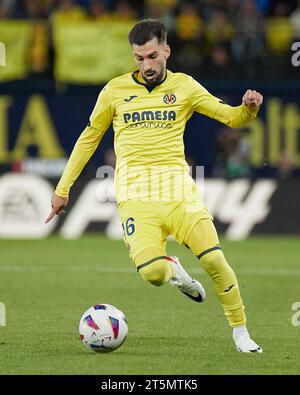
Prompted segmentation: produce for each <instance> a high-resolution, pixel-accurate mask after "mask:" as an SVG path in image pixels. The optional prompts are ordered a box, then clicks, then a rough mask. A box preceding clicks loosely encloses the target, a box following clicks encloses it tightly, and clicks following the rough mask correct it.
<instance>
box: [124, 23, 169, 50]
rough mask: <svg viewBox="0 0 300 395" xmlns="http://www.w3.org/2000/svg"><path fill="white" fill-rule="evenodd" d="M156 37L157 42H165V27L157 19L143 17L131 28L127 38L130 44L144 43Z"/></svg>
mask: <svg viewBox="0 0 300 395" xmlns="http://www.w3.org/2000/svg"><path fill="white" fill-rule="evenodd" d="M154 37H156V38H157V40H158V42H159V43H165V44H166V43H167V29H166V27H165V25H164V24H163V23H162V22H161V21H159V20H157V19H144V20H142V21H140V22H138V23H137V24H136V25H134V26H133V28H132V29H131V31H130V33H129V35H128V38H129V42H130V44H131V45H132V44H136V45H144V44H146V42H148V41H150V40H152V38H154Z"/></svg>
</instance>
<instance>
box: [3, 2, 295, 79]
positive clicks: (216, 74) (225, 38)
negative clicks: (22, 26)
mask: <svg viewBox="0 0 300 395" xmlns="http://www.w3.org/2000/svg"><path fill="white" fill-rule="evenodd" d="M24 18H25V19H30V20H33V21H36V22H41V21H42V22H44V23H39V24H37V27H36V37H35V42H36V41H37V43H38V49H37V53H38V57H40V59H39V60H38V61H37V60H35V64H33V71H35V72H41V73H42V72H45V70H49V63H51V61H53V59H51V56H48V55H47V53H48V52H49V48H50V49H51V25H52V24H53V23H55V21H79V20H94V21H104V20H105V21H110V20H117V21H119V20H130V21H131V20H132V21H137V20H140V19H143V18H159V19H161V20H162V21H164V23H165V24H166V26H167V28H168V32H169V42H170V44H171V45H172V48H173V56H172V58H171V60H170V64H169V67H170V68H171V69H175V70H182V71H185V72H187V73H190V74H192V75H194V76H195V77H197V76H198V75H201V76H202V78H203V77H205V78H208V79H214V78H220V77H222V78H235V79H236V78H239V77H241V78H249V79H251V78H252V79H268V78H271V79H272V78H282V77H287V78H288V77H289V76H290V75H293V76H295V74H291V73H295V72H296V71H295V70H292V67H291V61H290V59H291V46H292V43H293V42H294V41H300V0H290V1H287V0H285V1H284V0H273V1H272V0H195V1H181V0H133V1H129V0H77V1H76V0H60V1H59V0H0V21H1V19H24ZM50 53H51V50H50ZM50 69H51V66H50ZM297 71H298V70H297Z"/></svg>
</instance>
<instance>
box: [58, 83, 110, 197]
mask: <svg viewBox="0 0 300 395" xmlns="http://www.w3.org/2000/svg"><path fill="white" fill-rule="evenodd" d="M113 114H114V112H113V106H112V99H111V97H110V95H109V93H108V91H107V90H106V88H104V89H103V90H102V91H101V93H100V95H99V97H98V100H97V103H96V105H95V108H94V110H93V112H92V114H91V116H90V122H89V125H88V126H87V127H86V128H85V129H84V131H83V132H82V133H81V135H80V136H79V138H78V140H77V142H76V144H75V146H74V148H73V151H72V154H71V156H70V158H69V160H68V163H67V165H66V168H65V170H64V172H63V175H62V177H61V179H60V181H59V183H58V185H57V187H56V190H55V193H56V195H58V196H61V197H67V196H68V195H69V191H70V188H71V187H72V185H73V184H74V182H75V181H76V179H77V178H78V177H79V175H80V173H81V171H82V169H83V168H84V166H85V165H86V164H87V162H88V161H89V159H90V158H91V156H92V155H93V153H94V152H95V150H96V148H97V147H98V145H99V143H100V141H101V139H102V137H103V135H104V134H105V132H106V130H107V129H108V127H109V125H110V124H111V122H112V119H113Z"/></svg>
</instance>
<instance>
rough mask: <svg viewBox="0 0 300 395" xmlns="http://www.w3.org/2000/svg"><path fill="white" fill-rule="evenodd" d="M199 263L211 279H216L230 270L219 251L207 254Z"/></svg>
mask: <svg viewBox="0 0 300 395" xmlns="http://www.w3.org/2000/svg"><path fill="white" fill-rule="evenodd" d="M200 263H201V265H202V266H203V268H204V269H205V271H206V272H207V273H209V274H210V275H211V276H212V277H218V276H219V275H220V274H221V273H222V272H224V271H228V270H232V269H231V268H230V266H229V264H228V262H227V261H226V258H225V256H224V254H223V252H222V251H221V250H215V251H211V252H208V253H207V254H205V255H203V256H202V257H201V258H200Z"/></svg>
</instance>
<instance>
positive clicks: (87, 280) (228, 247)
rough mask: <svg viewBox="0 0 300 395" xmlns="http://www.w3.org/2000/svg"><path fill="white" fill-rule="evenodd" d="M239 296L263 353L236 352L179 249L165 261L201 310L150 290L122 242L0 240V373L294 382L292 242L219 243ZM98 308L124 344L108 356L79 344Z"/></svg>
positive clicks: (295, 254) (299, 279)
mask: <svg viewBox="0 0 300 395" xmlns="http://www.w3.org/2000/svg"><path fill="white" fill-rule="evenodd" d="M222 247H223V250H224V252H225V255H226V257H227V259H228V261H229V262H230V264H231V266H232V267H233V268H234V270H235V272H236V274H237V277H238V280H239V284H240V289H241V292H242V297H243V300H244V304H245V306H246V313H247V318H248V329H249V330H250V332H251V334H252V337H253V338H254V339H255V340H256V341H257V342H258V343H259V344H260V345H261V346H262V348H263V350H264V353H263V354H240V353H237V352H236V351H235V348H234V345H233V342H232V337H231V330H230V329H229V327H228V325H227V321H226V319H225V316H224V315H223V311H222V309H221V305H220V304H219V302H218V300H217V298H216V295H215V293H214V289H213V285H212V282H211V280H210V278H209V277H208V275H207V274H206V273H204V272H203V271H202V270H201V268H200V265H199V262H198V261H197V259H196V258H194V257H193V256H192V254H191V252H190V251H189V250H187V249H185V248H183V247H181V246H179V245H178V244H177V243H176V242H173V241H170V242H169V244H168V254H170V255H178V256H179V257H180V259H181V261H182V263H183V264H184V266H185V268H186V269H187V270H188V271H189V272H190V273H191V274H192V275H193V276H195V277H196V278H198V279H200V280H201V281H202V283H203V284H204V286H205V287H206V291H207V300H206V301H205V303H203V304H198V303H194V302H193V301H191V300H190V299H188V298H187V297H185V296H184V295H182V294H181V293H180V292H179V291H178V290H177V289H176V288H173V287H170V286H167V285H166V286H163V287H160V288H156V287H154V286H151V285H150V284H147V283H145V282H144V281H143V280H142V279H141V278H140V276H139V275H138V274H137V273H136V272H135V271H134V269H133V267H132V265H131V262H130V259H129V257H128V254H127V250H126V248H125V245H124V244H123V242H122V241H112V240H108V239H107V238H105V237H104V236H96V235H87V236H85V237H83V238H82V239H80V240H62V239H60V238H58V237H50V238H49V239H45V240H33V241H32V240H31V241H24V240H22V241H14V240H0V302H2V303H4V304H5V306H6V319H7V322H6V324H7V325H6V326H0V374H97V375H102V374H106V375H110V374H166V375H171V374H197V375H202V374H299V373H300V351H299V347H298V346H299V335H300V326H293V325H292V315H293V314H294V313H295V311H292V305H293V303H295V302H300V266H299V256H300V243H299V238H297V237H276V238H275V237H260V238H250V239H249V240H247V241H243V242H229V241H225V240H223V241H222ZM98 303H109V304H112V305H115V306H117V307H118V308H120V309H121V310H122V311H123V312H124V313H125V315H126V317H127V320H128V325H129V333H128V338H127V339H126V341H125V343H124V344H123V345H122V347H121V348H119V349H118V350H116V351H115V352H113V353H109V354H98V353H94V352H92V351H89V350H88V349H87V348H85V347H84V345H83V344H82V343H81V342H80V341H79V335H78V323H79V319H80V317H81V315H82V314H83V312H84V311H85V310H86V309H87V308H88V307H90V306H92V305H94V304H98Z"/></svg>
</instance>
